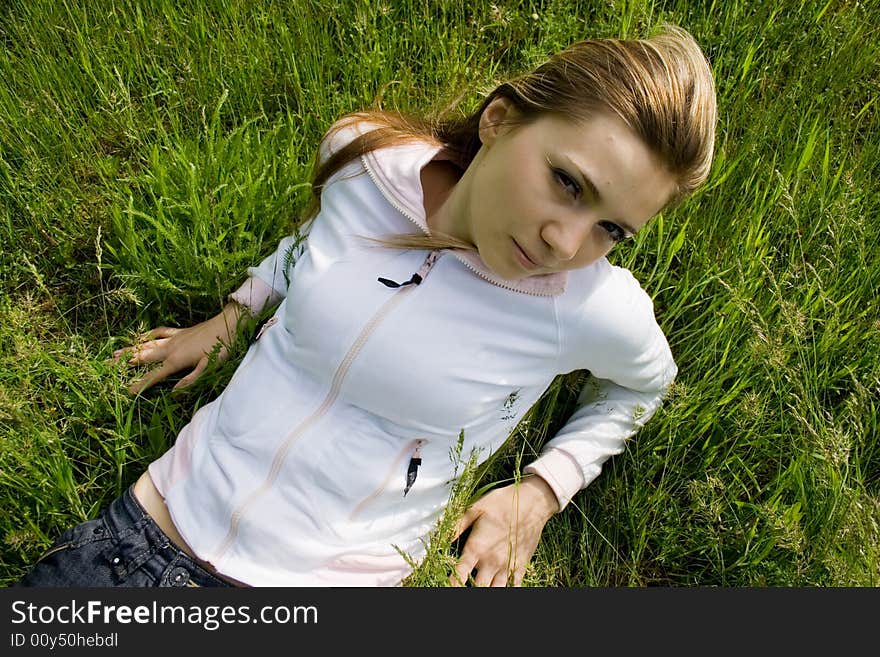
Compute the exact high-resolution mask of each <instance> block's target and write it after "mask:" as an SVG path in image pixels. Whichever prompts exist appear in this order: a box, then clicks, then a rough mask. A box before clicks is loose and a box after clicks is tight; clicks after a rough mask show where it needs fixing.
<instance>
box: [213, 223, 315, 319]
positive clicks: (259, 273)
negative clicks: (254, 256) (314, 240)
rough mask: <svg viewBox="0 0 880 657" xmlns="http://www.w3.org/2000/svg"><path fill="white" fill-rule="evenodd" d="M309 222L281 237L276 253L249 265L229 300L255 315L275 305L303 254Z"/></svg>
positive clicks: (284, 294)
mask: <svg viewBox="0 0 880 657" xmlns="http://www.w3.org/2000/svg"><path fill="white" fill-rule="evenodd" d="M310 227H311V222H309V223H308V224H306V225H304V226H301V227H300V228H298V229H297V230H296V231H295V232H294V233H293V234H292V235H288V236H287V237H285V238H283V239H282V240H281V243H280V244H279V245H278V248H277V249H275V252H274V253H272V254H271V255H269V256H267V257H266V258H264V259H263V261H262V262H261V263H260V264H259V265H257V266H256V267H248V269H247V273H248V278H247V280H245V282H244V283H242V284H241V286H240V287H239V288H238V289H237V290H236V291H235V292H233V293H232V294H230V295H229V300H230V301H237V302H238V303H240V304H241V305H243V306H244V307H245V308H247V309H248V312H249V313H250V314H251V315H253V316H254V317H256V316H258V315H259V314H260V313H261V312H262V311H263V309H264V308H267V307H271V306H274V305H277V304H278V303H280V302H281V300H282V299H284V297H286V296H287V288H288V286H289V285H290V270H291V269H292V268H293V267H294V265H295V264H296V261H297V260H298V259H299V258H300V256H302V254H303V251H304V250H305V248H306V239H307V237H308V231H309V228H310Z"/></svg>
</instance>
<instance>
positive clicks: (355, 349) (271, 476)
mask: <svg viewBox="0 0 880 657" xmlns="http://www.w3.org/2000/svg"><path fill="white" fill-rule="evenodd" d="M442 255H443V254H442V252H441V251H431V252H430V253H428V256H427V257H426V258H425V261H424V262H423V263H422V266H421V267H419V270H418V271H417V272H416V275H417V276H418V281H419V283H420V282H421V281H422V280H424V279H425V277H426V276H427V275H428V273H429V272H430V270H431V269H432V268H433V267H434V264H435V263H436V262H437V260H438V259H439V258H440V256H442ZM414 278H415V277H414ZM413 283H415V284H414V285H408V286H406V287H401V288H400V289H398V290H397V291H396V292H395V293H394V295H393V296H391V298H389V299H388V300H387V301H385V303H384V304H382V306H380V307H379V309H378V310H377V311H376V312H375V313H374V314H373V316H372V317H371V318H370V320H369V321H368V322H367V323H366V324H365V325H364V327H363V328H362V329H361V332H360V333H359V334H358V336H357V338H356V339H355V341H354V343H353V344H352V345H351V347H350V348H349V350H348V352H347V353H346V354H345V357H344V358H343V359H342V362H341V363H340V364H339V367H337V368H336V372H335V373H334V376H333V380H332V382H331V384H330V390H329V391H328V392H327V396H326V397H325V398H324V401H323V402H322V403H321V404H320V406H318V408H316V409H315V410H314V411H313V412H312V414H311V415H310V416H309V417H307V418H306V419H305V420H303V421H302V422H300V424H299V425H297V426H296V427H295V428H294V429H293V431H291V432H290V433H289V434H288V436H287V439H286V440H285V441H284V443H283V444H282V445H281V447H279V448H278V451H276V453H275V458H274V459H273V460H272V465H271V467H270V468H269V473H268V474H267V475H266V478H265V480H264V481H263V483H262V484H261V485H260V486H259V487H258V488H257V489H256V490H254V492H252V493H251V494H250V495H249V496H248V497H247V499H246V500H245V501H244V502H242V503H241V504H240V505H239V506H238V508H237V509H235V511H233V513H232V517H231V518H230V521H229V531H228V532H227V534H226V537H225V538H224V539H223V542H222V543H221V544H220V546H219V547H218V548H217V550H215V554H214V555H213V557H212V559H211V561H218V560H220V559H221V558H222V557H223V555H224V554H225V553H226V551H227V550H228V549H229V548H230V547H232V543H233V541H234V540H235V538H236V536H237V535H238V528H239V525H240V524H241V521H242V519H243V518H244V516H245V514H246V513H247V512H248V510H249V509H250V507H251V506H252V505H253V504H254V503H255V502H256V501H257V500H258V499H259V498H260V497H261V496H262V495H263V494H264V493H266V492H267V491H269V490H270V489H271V488H272V486H273V485H274V484H275V480H276V479H277V478H278V475H279V473H280V472H281V466H282V464H283V463H284V459H285V458H286V457H287V453H288V452H289V451H290V448H291V447H292V446H293V444H294V443H296V442H297V440H299V439H300V438H301V437H302V436H303V434H305V433H306V431H308V430H309V429H310V428H311V426H312V425H313V424H315V423H316V422H318V421H319V420H320V419H321V418H323V417H324V415H325V414H326V413H327V411H328V410H329V409H330V407H331V406H332V405H333V403H334V402H335V401H336V398H337V397H338V396H339V391H340V389H341V387H342V382H343V380H344V379H345V376H346V374H347V373H348V370H349V369H350V368H351V365H352V363H353V362H354V360H355V358H357V356H358V354H359V353H360V351H361V349H363V347H364V345H365V344H366V343H367V340H368V339H369V338H370V335H371V334H372V333H373V331H375V330H376V328H377V327H378V326H379V324H381V323H382V321H383V320H384V319H385V317H387V316H388V315H389V314H390V313H391V311H392V310H394V308H395V306H397V305H398V304H399V303H400V302H401V301H402V300H403V299H404V297H405V296H406V295H407V294H408V293H409V292H411V291H412V290H414V289H415V288H416V287H417V286H418V283H416V282H415V280H413ZM267 324H268V322H267ZM264 328H265V325H264Z"/></svg>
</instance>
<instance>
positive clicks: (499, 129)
mask: <svg viewBox="0 0 880 657" xmlns="http://www.w3.org/2000/svg"><path fill="white" fill-rule="evenodd" d="M516 113H517V112H516V108H515V107H514V106H513V102H512V101H511V100H510V99H509V98H507V97H505V96H496V97H495V98H493V99H492V100H491V101H490V102H489V104H488V105H486V108H485V109H484V110H483V113H482V114H481V115H480V141H481V142H483V145H484V146H490V145H491V144H492V142H494V141H495V140H496V139H497V138H498V137H500V136H501V135H503V134H504V133H505V132H507V131H508V130H510V128H511V127H512V126H510V125H503V122H504V121H505V120H510V119H512V118H513V117H514V116H515V115H516Z"/></svg>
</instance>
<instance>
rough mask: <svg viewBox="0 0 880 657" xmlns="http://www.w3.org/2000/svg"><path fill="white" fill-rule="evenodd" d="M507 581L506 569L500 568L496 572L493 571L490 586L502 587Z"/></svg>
mask: <svg viewBox="0 0 880 657" xmlns="http://www.w3.org/2000/svg"><path fill="white" fill-rule="evenodd" d="M507 582H508V571H507V569H506V568H502V569H501V570H499V571H498V572H497V573H495V577H493V578H492V584H491V586H493V587H495V586H499V587H502V588H503V587H505V586H507Z"/></svg>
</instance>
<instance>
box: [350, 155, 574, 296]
mask: <svg viewBox="0 0 880 657" xmlns="http://www.w3.org/2000/svg"><path fill="white" fill-rule="evenodd" d="M361 159H362V161H363V163H364V166H365V167H366V169H367V172H368V173H369V174H370V177H371V178H372V179H373V181H374V182H375V183H376V186H377V187H378V188H379V191H380V192H381V193H382V195H383V196H384V197H385V198H386V199H387V200H388V202H389V203H391V205H393V206H394V207H396V208H397V209H398V210H399V211H400V212H401V214H403V215H404V216H405V217H407V218H408V219H409V220H410V221H412V222H413V223H414V224H415V225H416V226H418V227H419V228H420V229H421V230H422V231H423V232H424V233H425V234H426V235H430V234H431V231H430V228H429V227H428V223H427V220H426V217H425V207H424V192H423V190H422V180H421V172H422V167H424V166H425V165H426V164H427V163H428V162H431V161H432V160H451V161H456V159H455V158H454V157H453V156H452V154H451V153H450V152H449V151H448V150H447V149H445V148H444V147H443V145H442V144H440V143H438V142H418V143H409V144H400V145H397V146H391V147H388V148H380V149H377V150H373V151H369V152H367V153H365V154H364V155H363V156H361ZM451 253H452V254H453V255H454V256H455V257H456V258H458V259H459V260H460V261H461V262H463V263H464V264H465V265H466V266H467V267H468V268H469V269H470V270H471V271H473V272H474V273H475V274H477V275H478V276H480V277H481V278H483V279H485V280H487V281H489V282H490V283H493V284H495V285H498V286H499V287H503V288H507V289H509V290H513V291H515V292H523V293H525V294H536V295H540V296H556V295H559V294H562V293H563V292H564V291H565V284H566V282H567V280H568V273H567V272H564V271H563V272H558V273H553V274H536V275H534V276H528V277H526V278H523V279H519V280H515V281H514V280H508V279H504V278H501V277H500V276H498V275H497V274H495V273H494V272H492V270H490V269H489V268H488V267H487V266H486V264H485V263H484V262H483V259H482V258H481V257H480V256H479V254H478V253H477V252H476V251H454V250H453V251H451Z"/></svg>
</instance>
